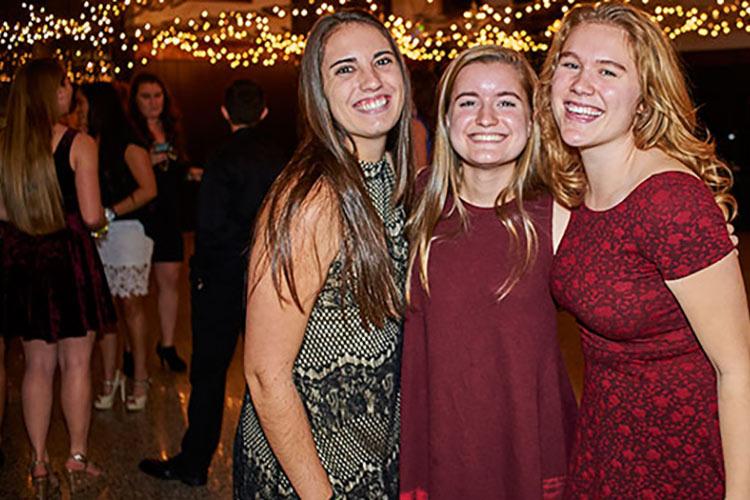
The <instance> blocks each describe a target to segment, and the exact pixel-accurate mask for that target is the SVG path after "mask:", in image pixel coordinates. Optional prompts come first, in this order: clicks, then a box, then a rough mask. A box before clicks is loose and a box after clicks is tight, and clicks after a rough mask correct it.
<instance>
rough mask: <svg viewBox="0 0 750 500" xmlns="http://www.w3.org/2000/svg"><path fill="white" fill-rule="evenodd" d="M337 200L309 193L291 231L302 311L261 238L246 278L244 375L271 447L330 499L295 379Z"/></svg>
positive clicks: (335, 240)
mask: <svg viewBox="0 0 750 500" xmlns="http://www.w3.org/2000/svg"><path fill="white" fill-rule="evenodd" d="M331 198H332V195H330V194H329V193H328V192H327V190H323V189H321V190H319V191H318V192H317V193H315V194H312V195H310V197H309V198H308V200H306V201H305V203H304V204H303V206H302V208H301V209H300V212H299V214H298V217H297V220H296V221H295V224H294V227H293V230H292V234H291V239H292V262H293V264H294V272H295V273H294V274H295V282H296V285H297V292H298V294H299V298H300V301H301V303H302V306H303V311H300V310H299V309H298V308H297V306H296V305H294V303H293V302H292V301H291V300H289V297H290V295H289V291H288V289H287V288H285V289H284V290H283V296H284V297H285V299H286V300H281V299H280V298H279V297H278V295H277V293H276V290H275V289H274V286H273V283H272V281H271V271H270V269H269V266H268V265H267V261H266V260H265V249H264V248H262V247H263V245H262V242H259V243H256V244H255V245H254V248H253V251H252V255H251V260H250V278H249V280H248V282H249V283H250V284H251V286H252V284H253V283H256V282H257V286H256V287H255V288H254V289H252V288H251V289H250V294H249V296H248V304H247V319H246V331H245V358H244V368H245V378H246V380H247V384H248V387H249V389H250V395H251V397H252V400H253V404H254V405H255V410H256V412H257V414H258V418H259V420H260V424H261V426H262V427H263V431H264V432H265V435H266V438H267V439H268V442H269V444H270V445H271V449H272V450H273V452H274V455H276V458H277V459H278V461H279V463H280V464H281V467H282V468H283V469H284V472H285V473H286V475H287V477H288V478H289V480H290V481H291V483H292V486H293V487H294V489H295V490H296V492H297V494H298V495H299V496H300V497H301V498H303V499H308V498H311V499H319V498H320V499H323V498H329V497H330V496H331V493H332V488H331V485H330V482H329V481H328V475H327V473H326V471H325V469H324V468H323V465H322V464H321V461H320V458H319V457H318V453H317V449H316V448H315V443H314V441H313V436H312V431H311V429H310V423H309V421H308V419H307V415H306V413H305V408H304V406H303V404H302V401H301V399H300V396H299V393H298V392H297V389H296V387H295V386H294V383H293V379H292V367H293V364H294V361H295V359H296V357H297V354H298V353H299V350H300V346H301V345H302V340H303V337H304V333H305V327H306V326H307V321H308V318H309V316H310V312H311V310H312V306H313V304H314V302H315V298H316V297H317V295H318V292H319V291H320V289H321V287H322V286H323V283H324V281H325V278H326V274H327V271H328V267H329V265H330V263H331V262H332V260H333V259H334V258H335V256H336V253H337V252H338V249H339V241H340V239H339V228H338V223H337V222H336V220H337V219H336V217H335V212H334V205H333V204H332V202H331ZM263 219H264V218H263V217H262V216H261V218H260V220H261V221H262V220H263ZM263 226H264V224H263V222H261V223H260V224H259V226H258V229H257V230H258V234H261V235H262V234H263V233H262V232H263V230H264V227H263Z"/></svg>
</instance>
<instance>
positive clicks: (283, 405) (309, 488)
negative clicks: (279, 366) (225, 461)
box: [247, 374, 332, 499]
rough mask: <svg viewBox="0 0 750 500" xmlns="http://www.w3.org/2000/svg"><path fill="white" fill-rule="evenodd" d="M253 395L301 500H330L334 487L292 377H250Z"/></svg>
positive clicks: (274, 448)
mask: <svg viewBox="0 0 750 500" xmlns="http://www.w3.org/2000/svg"><path fill="white" fill-rule="evenodd" d="M247 379H248V386H249V388H250V395H251V397H252V400H253V405H254V406H255V411H256V413H257V415H258V419H259V420H260V425H261V427H262V428H263V432H264V433H265V435H266V439H268V443H269V444H270V445H271V449H272V450H273V453H274V455H275V456H276V459H277V460H278V461H279V464H281V467H282V468H283V469H284V472H285V473H286V475H287V477H288V478H289V481H290V482H291V483H292V486H293V487H294V489H295V491H296V492H297V494H298V495H299V496H300V498H302V499H328V498H330V497H331V494H332V488H331V484H330V482H329V481H328V475H327V473H326V471H325V469H324V468H323V465H322V463H321V461H320V458H319V457H318V451H317V449H316V448H315V442H314V441H313V436H312V431H311V430H310V423H309V421H308V419H307V414H306V413H305V409H304V406H303V405H302V401H301V399H300V397H299V393H298V392H297V388H296V387H295V386H294V383H293V382H292V379H291V376H289V377H284V378H283V379H280V378H277V379H272V380H264V379H263V377H262V376H256V375H254V374H250V375H249V376H248V377H247Z"/></svg>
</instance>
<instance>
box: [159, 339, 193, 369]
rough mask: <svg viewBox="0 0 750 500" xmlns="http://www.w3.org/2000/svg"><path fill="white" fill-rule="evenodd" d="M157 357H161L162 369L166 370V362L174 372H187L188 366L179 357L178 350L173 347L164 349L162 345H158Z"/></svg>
mask: <svg viewBox="0 0 750 500" xmlns="http://www.w3.org/2000/svg"><path fill="white" fill-rule="evenodd" d="M156 355H157V356H159V361H160V362H161V366H162V368H164V363H165V362H166V364H167V366H169V369H170V370H172V371H173V372H178V373H182V372H184V371H185V370H187V364H185V361H183V360H182V358H180V356H178V355H177V349H175V348H174V346H173V345H171V346H169V347H163V346H162V345H161V344H159V345H157V346H156Z"/></svg>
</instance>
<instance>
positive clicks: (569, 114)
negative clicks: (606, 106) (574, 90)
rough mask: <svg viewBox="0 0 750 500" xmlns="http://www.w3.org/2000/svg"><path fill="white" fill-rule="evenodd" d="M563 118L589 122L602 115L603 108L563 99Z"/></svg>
mask: <svg viewBox="0 0 750 500" xmlns="http://www.w3.org/2000/svg"><path fill="white" fill-rule="evenodd" d="M563 108H564V109H565V118H566V119H568V120H570V121H573V122H578V123H591V122H593V121H596V120H598V119H599V118H601V117H602V116H603V115H604V110H603V109H601V108H599V107H597V106H591V105H590V104H584V103H581V102H576V101H563Z"/></svg>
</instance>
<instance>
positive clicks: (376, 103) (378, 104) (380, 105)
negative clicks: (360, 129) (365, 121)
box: [352, 94, 392, 114]
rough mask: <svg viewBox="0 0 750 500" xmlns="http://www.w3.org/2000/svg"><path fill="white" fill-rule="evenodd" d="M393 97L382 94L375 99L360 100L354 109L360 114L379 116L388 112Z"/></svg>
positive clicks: (374, 97)
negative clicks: (378, 114)
mask: <svg viewBox="0 0 750 500" xmlns="http://www.w3.org/2000/svg"><path fill="white" fill-rule="evenodd" d="M391 99H392V98H391V96H390V95H388V94H380V95H376V96H373V97H366V98H364V99H360V100H359V101H357V102H355V103H354V104H353V106H352V107H353V108H354V109H355V110H357V111H358V112H359V113H365V114H377V113H382V112H384V111H386V110H387V109H388V108H389V107H390V105H391Z"/></svg>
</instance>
